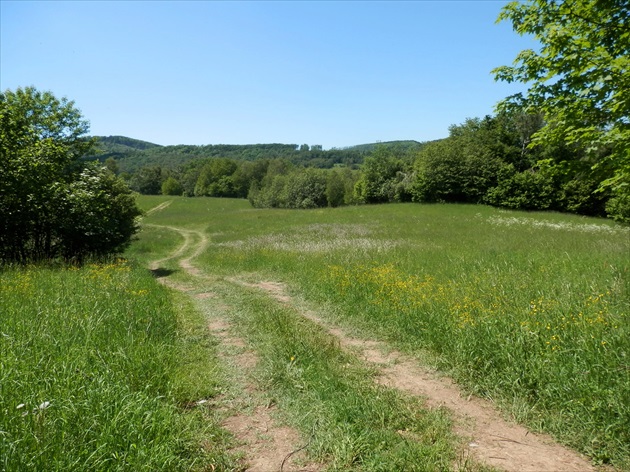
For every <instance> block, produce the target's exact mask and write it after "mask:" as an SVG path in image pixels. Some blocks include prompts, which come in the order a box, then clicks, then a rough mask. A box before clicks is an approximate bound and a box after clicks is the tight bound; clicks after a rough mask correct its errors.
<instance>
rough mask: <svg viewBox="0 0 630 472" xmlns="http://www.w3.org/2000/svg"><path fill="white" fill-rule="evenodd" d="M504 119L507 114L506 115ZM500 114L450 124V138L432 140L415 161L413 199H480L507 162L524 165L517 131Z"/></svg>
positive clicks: (437, 200) (463, 200)
mask: <svg viewBox="0 0 630 472" xmlns="http://www.w3.org/2000/svg"><path fill="white" fill-rule="evenodd" d="M503 121H505V117H503ZM504 124H505V123H503V122H502V121H501V120H500V119H498V118H492V117H486V118H485V119H483V120H480V119H477V118H476V119H468V120H466V122H465V123H464V124H462V125H459V126H451V128H450V136H449V137H448V138H447V139H444V140H441V141H436V142H433V143H429V144H428V145H427V146H426V147H425V148H423V149H422V150H421V151H420V153H419V154H418V157H417V159H416V162H415V170H416V182H415V183H414V186H413V195H414V200H415V201H419V202H467V203H479V202H481V201H482V200H483V198H484V196H485V194H486V192H487V191H488V189H490V188H491V187H493V186H495V185H496V183H497V175H498V173H499V171H500V169H501V168H502V167H504V166H505V165H507V163H508V162H516V163H517V165H523V160H524V156H523V155H522V154H521V152H520V151H519V149H518V148H517V147H516V142H517V138H516V133H515V132H514V131H513V130H512V131H511V133H510V132H508V131H506V130H505V128H504Z"/></svg>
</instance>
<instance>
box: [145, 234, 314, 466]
mask: <svg viewBox="0 0 630 472" xmlns="http://www.w3.org/2000/svg"><path fill="white" fill-rule="evenodd" d="M147 226H149V225H147ZM150 226H155V227H160V228H167V229H170V230H173V231H176V232H178V233H179V234H181V235H182V237H183V238H184V242H183V243H182V245H181V246H180V247H178V248H177V249H176V250H175V251H174V252H172V253H171V254H169V255H168V256H167V257H165V258H163V259H160V260H156V261H153V262H152V263H151V264H150V269H151V270H152V271H153V272H154V273H159V271H160V269H161V265H162V264H164V263H165V262H166V261H169V260H176V261H177V263H178V265H179V266H180V267H181V268H182V269H183V270H184V271H185V272H187V273H188V274H189V275H192V276H194V277H195V278H196V279H198V280H197V281H196V283H195V284H194V286H192V285H187V284H182V283H179V282H175V281H173V280H172V279H169V278H168V277H166V276H164V277H159V278H158V280H159V281H160V282H161V283H162V284H164V285H166V286H168V287H170V288H173V289H175V290H179V291H182V292H185V293H189V294H193V293H194V292H196V291H197V290H198V289H199V288H200V286H205V285H206V280H205V277H204V275H203V273H202V272H201V271H200V270H199V269H197V268H196V267H194V266H193V265H192V263H191V260H192V259H194V258H195V257H197V256H198V255H199V254H201V252H202V251H203V250H204V249H205V247H206V245H207V243H208V240H207V237H206V235H205V234H203V233H202V232H200V231H194V230H184V229H181V228H175V227H172V226H162V225H150ZM200 282H201V283H200ZM193 296H194V297H195V298H196V299H197V301H198V302H203V301H204V300H207V299H212V298H214V297H215V295H214V293H213V292H201V293H195V294H194V295H193ZM222 308H223V309H229V307H227V306H222ZM208 329H209V331H210V332H211V333H212V334H213V335H214V336H215V337H216V338H217V339H218V340H219V341H220V342H221V345H222V347H223V348H222V349H220V350H219V352H220V356H221V357H223V360H224V361H225V364H229V365H232V366H234V367H235V368H236V369H238V370H239V374H238V377H239V379H240V380H241V385H240V388H241V390H242V392H243V396H242V397H241V398H240V399H238V401H236V402H234V401H232V402H230V403H228V404H225V405H221V404H219V405H218V408H219V409H220V410H223V411H225V412H228V413H227V415H226V418H225V419H224V420H223V422H222V426H223V427H224V428H225V429H227V430H228V431H229V432H231V433H232V435H233V436H234V437H235V439H236V442H237V443H238V446H237V447H235V448H234V449H233V451H232V452H234V453H237V454H240V455H242V464H243V470H247V471H249V472H272V471H280V472H318V471H320V470H322V468H323V465H322V464H319V463H309V462H308V461H307V460H306V458H305V453H304V452H303V449H304V445H305V443H306V442H307V440H305V439H304V438H302V437H301V436H300V434H299V433H298V431H297V430H295V429H293V428H290V427H288V426H286V425H283V424H280V423H279V422H278V421H277V420H276V419H275V418H274V416H273V412H274V409H275V407H274V406H273V405H270V404H268V402H267V401H266V400H265V398H264V396H263V395H262V393H261V392H259V391H258V390H257V388H256V386H255V384H254V383H253V382H252V381H250V380H248V374H249V373H251V371H252V370H253V369H254V368H255V366H256V364H257V362H258V359H257V358H256V355H255V354H254V352H253V351H251V350H250V349H248V347H247V344H246V343H245V341H244V340H243V339H241V338H239V337H237V336H234V335H233V334H232V331H231V326H230V323H229V321H228V320H227V319H226V318H224V317H222V316H220V315H217V316H213V317H212V318H211V319H210V320H209V323H208ZM234 352H236V354H233V353H234ZM228 353H229V354H228Z"/></svg>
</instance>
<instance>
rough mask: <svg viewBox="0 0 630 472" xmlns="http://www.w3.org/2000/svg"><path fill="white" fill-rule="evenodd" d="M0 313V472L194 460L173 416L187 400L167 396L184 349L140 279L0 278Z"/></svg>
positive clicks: (130, 274) (62, 273) (31, 274)
mask: <svg viewBox="0 0 630 472" xmlns="http://www.w3.org/2000/svg"><path fill="white" fill-rule="evenodd" d="M0 307H1V308H0V352H1V353H2V355H1V356H0V469H2V470H10V471H20V470H64V471H65V470H134V471H135V470H169V471H170V470H188V469H190V468H191V467H193V466H194V464H195V462H201V461H200V459H201V458H202V456H203V454H200V452H199V451H198V449H199V447H198V437H196V435H197V434H199V432H200V431H201V429H202V428H203V427H204V426H203V425H202V424H201V423H200V421H199V418H198V417H195V415H182V414H181V409H180V408H179V407H178V404H179V403H181V402H182V401H183V400H184V399H185V398H186V397H187V396H188V393H190V392H191V390H190V389H186V388H178V387H177V385H178V383H177V382H178V378H177V376H178V373H177V372H178V368H179V366H180V365H181V357H180V356H181V355H182V354H183V353H184V352H185V351H186V350H187V347H186V346H184V345H182V343H181V340H180V338H179V335H178V323H179V321H178V315H177V313H176V311H175V309H174V307H173V303H172V302H171V299H170V297H169V294H168V292H167V291H166V290H165V289H164V288H162V287H160V286H159V285H158V284H156V282H155V280H154V279H153V278H152V277H151V275H150V273H148V271H147V270H146V269H143V268H138V267H134V266H133V265H132V264H129V263H128V262H126V261H124V260H117V261H113V262H112V263H106V264H91V265H87V266H85V267H82V268H76V267H67V268H59V267H56V268H52V267H51V268H45V267H30V268H5V269H3V270H2V271H1V272H0ZM214 387H215V390H216V385H214ZM205 393H206V394H211V393H212V392H208V391H206V392H205ZM213 453H214V452H213ZM206 459H207V460H209V461H216V463H218V464H221V463H226V459H224V458H223V457H222V456H221V454H216V457H206Z"/></svg>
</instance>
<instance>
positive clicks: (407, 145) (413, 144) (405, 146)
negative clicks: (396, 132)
mask: <svg viewBox="0 0 630 472" xmlns="http://www.w3.org/2000/svg"><path fill="white" fill-rule="evenodd" d="M425 144H426V143H421V142H418V141H413V140H407V141H383V142H381V141H379V142H378V143H369V144H358V145H356V146H350V147H348V148H345V149H348V150H353V151H359V152H372V151H374V149H376V148H377V147H380V146H384V147H388V148H397V149H400V150H401V151H410V150H418V149H421V148H422V147H423V146H424V145H425Z"/></svg>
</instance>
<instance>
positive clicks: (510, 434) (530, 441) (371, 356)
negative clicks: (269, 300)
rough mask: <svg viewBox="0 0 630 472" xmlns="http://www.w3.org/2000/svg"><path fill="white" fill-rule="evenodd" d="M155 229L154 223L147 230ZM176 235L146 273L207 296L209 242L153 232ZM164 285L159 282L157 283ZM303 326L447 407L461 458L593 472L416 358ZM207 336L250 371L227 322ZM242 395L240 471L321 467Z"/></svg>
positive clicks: (280, 290)
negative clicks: (204, 261) (170, 275)
mask: <svg viewBox="0 0 630 472" xmlns="http://www.w3.org/2000/svg"><path fill="white" fill-rule="evenodd" d="M153 226H158V225H153ZM159 227H162V228H168V229H170V230H173V231H177V232H178V233H179V234H181V235H182V237H183V238H184V243H183V244H182V246H181V247H179V248H178V249H177V250H175V251H174V252H173V253H172V254H170V255H169V256H168V257H167V258H164V259H161V260H159V261H155V262H154V263H152V264H151V269H152V270H154V271H155V270H158V269H159V267H160V264H162V263H164V262H165V261H167V260H173V259H174V260H177V261H178V264H179V266H180V267H181V268H182V269H183V270H184V271H186V272H187V273H188V274H190V275H192V276H194V277H196V278H197V279H198V283H196V284H195V285H197V288H202V289H203V290H209V289H210V287H207V284H208V282H210V279H209V278H207V277H206V276H205V274H203V272H202V271H201V270H200V269H198V268H197V267H195V266H194V265H193V264H192V260H193V259H194V258H195V257H197V256H198V255H199V254H201V253H202V252H203V251H204V250H205V248H206V247H207V245H208V239H207V237H206V235H205V234H203V233H202V232H200V231H193V230H185V229H181V228H176V227H171V226H159ZM160 280H163V279H160ZM226 280H227V281H228V282H231V283H235V284H238V285H240V286H244V287H248V288H249V289H253V290H262V291H264V292H265V293H267V294H268V295H269V296H270V297H273V298H274V299H276V300H277V301H278V302H280V303H284V304H291V305H292V306H296V304H295V303H294V300H293V298H292V297H291V296H290V295H289V294H288V291H287V290H286V288H285V286H284V285H283V284H282V283H278V282H270V281H258V282H255V283H252V282H247V281H245V280H241V279H239V278H230V279H226ZM163 282H165V283H167V284H169V285H171V286H173V287H174V288H176V289H179V290H184V291H187V288H186V287H183V286H179V285H177V284H173V283H170V282H169V281H168V279H165V280H163ZM204 297H212V293H211V292H204V293H202V294H199V295H198V298H204ZM300 313H301V315H302V316H304V317H305V318H307V319H309V320H310V321H312V322H314V323H317V324H318V325H321V326H322V327H324V328H325V329H326V330H327V331H328V333H329V334H330V335H331V336H333V337H334V338H336V339H337V340H338V342H339V344H340V346H341V347H343V348H345V349H347V350H350V351H353V352H355V353H356V354H357V355H359V356H360V357H362V358H363V359H365V361H366V362H368V363H370V364H371V365H372V366H374V367H375V368H376V369H377V371H378V372H379V375H378V377H377V381H378V382H379V383H381V384H383V385H386V386H388V387H391V388H395V389H398V390H400V391H403V392H406V393H408V394H411V395H416V396H421V397H423V398H425V399H426V403H427V406H428V407H430V408H447V409H448V410H450V411H451V412H452V416H453V420H454V423H455V432H456V433H457V434H458V435H459V436H461V437H462V438H464V439H465V443H464V446H463V449H464V450H463V454H464V455H465V456H467V455H469V456H470V457H472V458H473V459H474V460H476V461H478V462H480V463H482V464H486V465H488V466H492V467H495V468H497V469H499V470H503V471H506V472H592V471H594V470H595V469H594V467H593V466H592V465H591V464H590V463H589V462H588V461H587V460H586V459H585V458H584V457H582V456H581V455H579V454H578V453H576V452H575V451H573V450H570V449H568V448H566V447H564V446H562V445H560V444H558V443H557V442H555V441H554V440H553V439H552V438H551V437H549V436H547V435H543V434H538V433H533V432H530V431H529V430H528V429H526V428H525V427H523V426H521V425H518V424H516V423H514V422H510V421H507V420H505V419H503V417H502V415H501V414H500V413H499V412H498V411H497V409H496V408H494V407H493V405H492V404H491V403H490V402H488V401H485V400H482V399H479V398H475V397H471V396H465V395H463V394H462V391H461V390H460V389H459V387H457V386H456V385H455V384H454V382H452V381H451V380H450V379H448V378H445V377H439V376H438V375H437V374H436V373H435V372H434V371H432V370H430V369H428V368H427V367H425V366H423V365H421V364H420V363H419V361H418V360H416V359H413V358H411V357H409V356H406V355H403V354H401V353H400V352H396V351H392V350H391V349H389V348H388V346H387V345H386V344H384V343H382V342H376V341H371V340H364V339H358V338H354V337H351V336H349V335H348V334H347V333H346V332H345V331H344V330H342V329H340V328H339V327H336V326H333V325H331V324H330V323H329V322H328V321H326V320H324V319H323V318H321V317H320V316H319V315H317V314H315V313H313V312H311V311H308V310H300ZM209 328H210V330H211V331H212V333H213V334H214V335H215V336H217V337H218V338H219V339H220V340H221V342H222V343H224V345H225V346H235V345H237V346H242V347H243V353H242V354H240V355H239V356H240V357H238V358H237V359H236V364H237V365H239V366H240V368H242V369H244V370H250V369H251V368H252V367H253V366H254V365H255V363H256V359H255V356H254V354H253V353H252V352H251V351H247V348H246V345H245V343H244V341H243V340H242V339H239V338H235V337H234V336H233V335H231V334H230V327H229V323H228V321H227V320H226V319H224V318H216V319H213V321H212V322H211V323H210V325H209ZM245 389H246V390H248V391H249V392H251V393H253V394H254V395H253V396H256V397H258V398H259V400H258V403H256V402H254V404H253V405H252V407H251V408H250V409H249V410H250V411H249V412H248V413H239V414H236V415H234V416H231V417H230V418H228V419H226V420H225V423H224V426H225V427H226V428H227V429H228V430H229V431H231V432H232V433H233V434H234V435H235V436H236V438H237V439H238V440H239V441H240V442H241V443H242V446H240V449H239V450H241V451H242V452H243V453H244V456H245V460H246V461H247V463H248V464H249V468H248V469H247V470H251V471H260V472H269V471H272V470H280V469H282V470H284V471H296V470H302V471H315V470H321V469H322V468H323V466H322V465H321V464H310V465H308V466H305V467H303V468H300V467H299V465H297V464H296V463H295V461H293V459H295V458H296V457H297V454H293V455H292V453H293V452H295V451H297V450H299V449H300V447H301V445H302V444H304V442H305V441H304V438H300V435H299V434H298V433H297V432H296V431H295V430H293V429H292V428H288V427H286V426H281V425H278V424H276V422H275V421H274V419H273V417H272V416H271V411H270V410H271V409H272V408H270V407H269V406H268V405H264V404H262V403H260V399H262V396H261V395H259V394H260V392H256V391H255V387H254V386H253V385H252V384H249V385H246V386H245ZM287 457H288V458H289V459H290V460H288V461H286V463H283V461H284V459H285V458H287Z"/></svg>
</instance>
